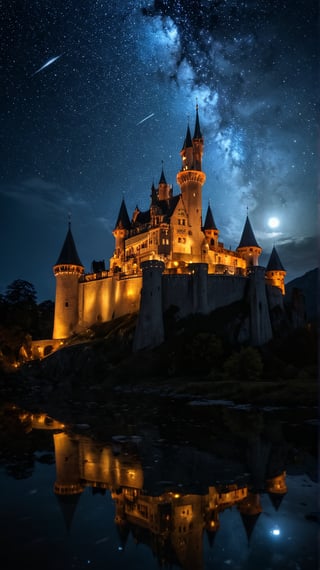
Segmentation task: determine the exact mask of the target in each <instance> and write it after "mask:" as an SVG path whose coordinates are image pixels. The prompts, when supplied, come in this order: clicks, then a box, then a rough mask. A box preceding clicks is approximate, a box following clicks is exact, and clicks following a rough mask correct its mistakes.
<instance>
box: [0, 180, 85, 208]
mask: <svg viewBox="0 0 320 570" xmlns="http://www.w3.org/2000/svg"><path fill="white" fill-rule="evenodd" d="M0 195H2V196H3V197H5V198H10V199H11V200H14V201H16V202H17V203H18V204H19V205H20V206H23V207H24V206H28V208H30V209H31V211H35V212H37V214H39V215H43V214H44V213H50V214H52V213H56V214H58V215H62V214H63V215H64V216H65V215H66V214H68V213H69V212H70V210H71V211H73V210H75V209H79V208H85V207H87V206H88V204H87V201H86V200H84V199H83V197H82V196H80V195H79V194H77V193H75V192H74V191H73V192H71V191H68V190H67V189H65V188H63V187H61V186H59V184H56V183H55V182H51V181H48V180H44V179H42V178H40V177H38V176H34V177H32V178H27V179H26V180H23V181H21V182H20V183H19V184H11V185H9V186H2V187H1V188H0Z"/></svg>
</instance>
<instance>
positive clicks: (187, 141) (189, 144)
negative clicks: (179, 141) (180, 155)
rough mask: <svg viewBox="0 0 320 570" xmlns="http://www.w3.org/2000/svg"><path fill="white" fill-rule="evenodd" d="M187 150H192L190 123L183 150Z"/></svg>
mask: <svg viewBox="0 0 320 570" xmlns="http://www.w3.org/2000/svg"><path fill="white" fill-rule="evenodd" d="M186 148H192V138H191V132H190V127H189V123H188V126H187V134H186V138H185V139H184V143H183V147H182V150H185V149H186Z"/></svg>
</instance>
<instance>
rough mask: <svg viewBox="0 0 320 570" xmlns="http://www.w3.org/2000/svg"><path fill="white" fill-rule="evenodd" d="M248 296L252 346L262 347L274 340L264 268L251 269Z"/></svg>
mask: <svg viewBox="0 0 320 570" xmlns="http://www.w3.org/2000/svg"><path fill="white" fill-rule="evenodd" d="M247 295H248V301H249V306H250V344H251V346H262V345H263V344H266V343H267V342H269V340H271V338H272V328H271V321H270V312H269V305H268V299H267V293H266V283H265V269H264V267H259V266H256V267H252V268H251V270H250V272H249V288H248V293H247Z"/></svg>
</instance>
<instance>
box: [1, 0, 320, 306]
mask: <svg viewBox="0 0 320 570" xmlns="http://www.w3.org/2000/svg"><path fill="white" fill-rule="evenodd" d="M317 9H318V7H317V2H316V1H315V0H306V1H305V2H301V1H297V0H290V1H289V0H288V1H287V2H279V1H278V0H268V1H259V2H252V1H251V0H248V1H246V2H239V1H236V0H224V1H223V0H217V1H209V0H199V1H188V2H185V1H183V2H182V1H179V0H178V1H173V0H167V1H155V2H153V1H148V0H146V1H143V0H140V1H133V0H122V1H121V2H119V1H116V0H113V1H102V0H97V1H94V0H92V1H90V2H89V1H81V0H65V1H60V0H55V1H53V0H52V1H51V0H47V1H44V0H41V1H40V0H39V1H37V0H35V1H32V0H30V1H29V2H21V1H20V0H16V1H14V0H12V1H11V2H7V3H6V5H5V7H4V9H3V17H2V21H1V24H0V27H1V29H0V32H1V38H2V39H1V48H0V49H1V61H2V65H1V85H2V91H3V97H2V114H1V142H2V145H1V146H2V168H1V180H0V206H1V226H0V227H1V230H0V232H1V243H2V247H1V254H0V255H1V269H2V270H1V277H0V292H4V290H5V288H6V286H7V285H8V284H9V283H11V282H12V281H13V280H14V279H17V278H21V279H26V280H28V281H31V282H32V283H33V284H34V286H35V288H36V290H37V292H38V299H39V301H42V300H44V299H47V298H51V299H53V298H54V286H55V284H54V277H53V274H52V265H53V264H54V263H55V261H56V259H57V257H58V255H59V252H60V249H61V246H62V243H63V241H64V238H65V235H66V231H67V222H68V215H69V213H70V214H71V219H72V231H73V235H74V238H75V241H76V244H77V249H78V253H79V256H80V258H81V260H82V262H83V264H84V265H85V268H86V271H90V267H91V262H92V260H93V259H105V260H106V263H107V265H108V260H109V257H110V256H111V255H112V253H113V244H114V240H113V237H112V233H111V232H112V229H113V227H114V223H115V220H116V217H117V214H118V210H119V206H120V202H121V199H122V197H123V196H124V197H125V200H126V203H127V207H128V211H129V215H131V213H132V211H133V209H134V208H135V206H136V204H138V206H139V207H140V209H147V208H148V207H149V196H150V187H151V184H152V182H153V181H155V183H157V182H158V180H159V177H160V172H161V161H162V160H163V161H164V170H165V174H166V178H167V181H168V182H170V183H172V184H173V186H174V193H178V191H179V189H178V186H177V184H176V173H177V172H178V170H179V169H180V157H179V151H180V149H181V146H182V143H183V139H184V136H185V132H186V126H187V120H188V116H190V124H191V127H193V121H194V109H195V104H196V101H198V104H199V114H200V120H201V125H202V130H203V135H204V138H205V155H204V161H203V168H204V170H205V172H206V174H207V182H206V184H205V186H204V190H203V205H204V209H205V210H206V208H207V205H208V201H209V200H210V204H211V208H212V211H213V214H214V217H215V221H216V224H217V226H218V228H219V230H220V239H221V241H224V243H225V245H226V246H227V247H229V246H230V245H231V247H232V248H236V247H237V245H238V244H239V240H240V236H241V232H242V229H243V225H244V222H245V217H246V210H247V208H248V211H249V217H250V220H251V223H252V226H253V229H254V231H255V235H256V238H257V241H258V242H259V244H260V245H261V246H262V247H263V251H264V254H263V256H262V258H261V262H262V264H263V263H265V260H266V259H267V258H268V256H269V254H270V251H271V249H272V246H273V245H274V244H275V245H276V247H277V249H278V252H279V254H280V257H281V261H282V263H283V265H284V266H285V268H286V269H287V272H288V275H287V281H288V280H290V279H292V278H293V277H296V276H298V275H301V274H303V273H304V272H305V271H307V270H309V269H312V268H314V267H315V266H316V265H317V263H318V259H317V237H316V236H317V202H318V196H317V190H316V188H317V183H316V180H317V152H318V150H317V146H318V144H317V143H318V141H317V139H318V132H317V117H318V114H317V113H318V109H317V108H316V104H317V100H318V85H317V78H318V52H317V43H318V38H317V32H318V29H317V21H318V14H317ZM53 58H57V59H55V60H54V61H52V62H51V63H50V64H49V65H47V66H46V67H43V68H42V66H44V65H45V64H46V63H47V62H49V61H50V60H52V59H53ZM41 68H42V69H41ZM144 119H145V120H144ZM270 217H277V218H278V220H279V226H278V227H277V228H276V229H272V228H270V227H269V225H268V220H269V218H270Z"/></svg>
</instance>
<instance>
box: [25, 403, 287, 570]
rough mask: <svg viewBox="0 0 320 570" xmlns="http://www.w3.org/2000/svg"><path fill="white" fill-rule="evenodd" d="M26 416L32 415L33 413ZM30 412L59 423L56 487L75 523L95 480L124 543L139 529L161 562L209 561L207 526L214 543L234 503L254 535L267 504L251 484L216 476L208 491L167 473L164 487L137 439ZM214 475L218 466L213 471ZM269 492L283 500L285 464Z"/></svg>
mask: <svg viewBox="0 0 320 570" xmlns="http://www.w3.org/2000/svg"><path fill="white" fill-rule="evenodd" d="M21 418H23V419H25V418H26V414H22V416H21ZM29 420H30V421H31V426H32V428H33V429H36V428H41V429H53V430H55V433H54V434H53V439H54V449H55V459H56V481H55V484H54V492H55V493H56V494H57V495H58V496H59V499H60V503H61V508H62V509H63V514H64V518H65V522H66V525H67V527H68V528H70V527H71V524H72V521H73V519H74V517H75V516H76V506H77V502H78V500H79V498H80V497H81V493H82V492H83V491H84V489H85V488H86V487H88V486H89V487H92V488H93V490H94V492H101V493H104V492H105V490H108V491H109V492H110V493H111V497H112V499H113V501H114V506H115V524H116V526H117V529H118V532H119V538H120V541H121V545H122V547H123V548H125V544H126V541H127V539H128V537H129V534H130V532H131V533H132V536H133V537H134V539H135V540H136V542H142V543H144V544H147V545H148V546H149V547H150V548H151V549H152V551H153V553H154V555H155V556H156V557H157V558H158V560H159V562H160V563H161V564H162V563H164V562H166V563H175V564H177V565H179V566H181V567H182V568H184V569H186V570H191V569H192V570H197V569H201V568H202V548H203V533H204V532H206V533H207V536H208V540H209V543H210V545H211V546H212V544H213V541H214V538H215V536H216V533H217V532H218V531H219V527H220V520H219V515H220V513H222V512H223V511H224V510H225V509H229V508H232V507H234V508H236V509H237V510H238V511H239V516H240V517H241V520H242V522H243V525H244V528H245V532H246V535H247V538H248V540H249V539H250V535H251V533H252V531H253V529H254V526H255V523H256V521H257V519H258V517H259V515H260V513H261V512H262V507H261V502H260V493H259V492H258V491H257V490H255V488H254V487H253V486H252V485H251V484H245V483H242V484H237V483H234V482H233V483H230V484H226V483H224V484H219V483H217V482H214V483H213V484H212V485H210V486H208V487H207V489H206V490H203V492H201V493H196V492H188V493H187V494H185V492H183V489H184V487H183V486H182V487H181V488H179V486H178V485H177V484H175V483H173V482H170V481H162V482H161V483H162V487H164V488H165V490H164V492H161V494H159V493H157V490H155V489H156V484H155V483H156V482H154V484H153V485H152V481H151V482H150V480H149V481H148V488H146V485H145V479H146V477H145V473H144V469H143V465H142V462H141V460H140V457H139V442H138V440H137V439H135V438H131V439H130V438H127V439H126V438H123V439H121V438H118V439H117V438H115V439H114V440H113V441H112V443H110V444H108V445H105V444H100V443H97V442H95V441H94V440H92V439H91V438H89V437H86V436H83V435H78V434H69V433H65V432H64V431H59V432H58V430H59V429H63V428H64V425H62V424H60V423H59V422H57V421H55V420H51V419H48V417H47V416H45V415H30V416H29ZM147 468H148V466H145V471H146V469H147ZM214 476H215V474H214V473H212V478H213V479H214ZM149 479H150V477H149ZM151 479H152V478H151ZM150 483H151V484H150ZM157 483H158V482H157ZM259 491H260V492H261V489H259ZM263 492H265V493H269V496H270V499H271V501H272V502H273V505H274V506H275V508H278V507H279V505H280V503H281V499H282V497H283V496H284V494H285V493H286V492H287V487H286V474H285V471H282V472H280V473H278V474H277V475H276V476H274V477H271V478H268V479H266V480H264V489H263Z"/></svg>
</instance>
